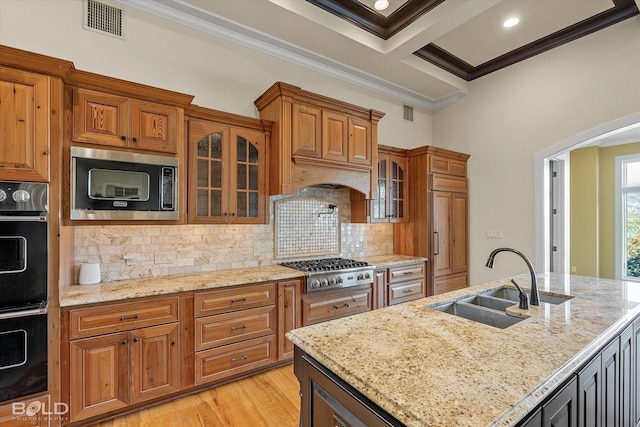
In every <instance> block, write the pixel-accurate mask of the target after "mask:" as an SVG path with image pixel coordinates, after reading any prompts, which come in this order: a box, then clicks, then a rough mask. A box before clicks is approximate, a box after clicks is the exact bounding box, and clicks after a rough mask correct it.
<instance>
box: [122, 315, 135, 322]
mask: <svg viewBox="0 0 640 427" xmlns="http://www.w3.org/2000/svg"><path fill="white" fill-rule="evenodd" d="M137 318H138V315H137V314H134V315H133V316H120V321H123V320H131V319H137Z"/></svg>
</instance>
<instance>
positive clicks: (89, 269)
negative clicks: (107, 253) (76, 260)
mask: <svg viewBox="0 0 640 427" xmlns="http://www.w3.org/2000/svg"><path fill="white" fill-rule="evenodd" d="M78 283H80V284H81V285H93V284H96V283H100V264H98V263H97V262H93V263H87V264H81V265H80V275H79V277H78Z"/></svg>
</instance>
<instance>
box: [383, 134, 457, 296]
mask: <svg viewBox="0 0 640 427" xmlns="http://www.w3.org/2000/svg"><path fill="white" fill-rule="evenodd" d="M407 156H408V162H409V170H410V171H411V173H410V174H409V200H411V202H410V203H409V209H408V210H409V219H408V221H407V222H406V223H398V224H394V235H395V236H394V245H395V247H394V251H395V252H396V253H401V254H405V255H413V256H420V257H426V258H428V259H429V263H428V265H429V274H428V277H429V285H428V287H429V290H428V295H436V294H441V293H444V292H449V291H452V290H455V289H460V288H464V287H466V286H468V285H469V276H468V247H467V246H468V242H467V241H468V236H467V235H468V213H467V210H468V203H467V197H468V183H467V160H468V158H469V155H468V154H463V153H458V152H455V151H451V150H446V149H443V148H438V147H431V146H427V147H420V148H416V149H413V150H409V151H408V152H407Z"/></svg>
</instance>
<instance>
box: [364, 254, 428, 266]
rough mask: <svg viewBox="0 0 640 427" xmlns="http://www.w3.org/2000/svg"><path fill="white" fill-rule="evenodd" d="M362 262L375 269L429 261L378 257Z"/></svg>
mask: <svg viewBox="0 0 640 427" xmlns="http://www.w3.org/2000/svg"><path fill="white" fill-rule="evenodd" d="M358 260H360V261H366V262H367V263H369V265H371V266H373V267H397V266H400V265H404V264H412V263H415V262H418V261H428V259H427V258H420V257H414V256H409V255H395V254H394V255H376V256H370V257H363V258H358Z"/></svg>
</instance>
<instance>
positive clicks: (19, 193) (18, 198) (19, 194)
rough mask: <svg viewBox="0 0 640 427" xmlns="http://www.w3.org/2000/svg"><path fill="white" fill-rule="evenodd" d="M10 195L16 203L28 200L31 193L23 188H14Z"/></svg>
mask: <svg viewBox="0 0 640 427" xmlns="http://www.w3.org/2000/svg"><path fill="white" fill-rule="evenodd" d="M11 197H12V198H13V200H14V201H15V202H17V203H25V202H27V201H29V199H30V198H31V195H30V194H29V193H27V192H26V191H24V190H16V191H14V192H13V194H12V195H11Z"/></svg>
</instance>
